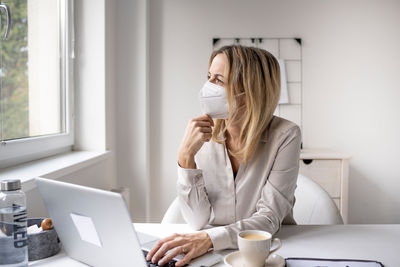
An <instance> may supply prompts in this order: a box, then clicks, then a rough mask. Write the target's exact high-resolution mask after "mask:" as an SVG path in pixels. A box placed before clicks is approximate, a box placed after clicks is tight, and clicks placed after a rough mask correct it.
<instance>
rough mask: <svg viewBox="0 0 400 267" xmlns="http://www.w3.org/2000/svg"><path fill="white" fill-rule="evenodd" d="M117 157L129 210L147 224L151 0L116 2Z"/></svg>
mask: <svg viewBox="0 0 400 267" xmlns="http://www.w3.org/2000/svg"><path fill="white" fill-rule="evenodd" d="M114 3H115V6H116V7H115V8H116V12H117V13H116V14H117V18H116V20H115V28H114V29H115V39H113V40H112V42H113V43H114V49H115V61H116V65H115V66H116V71H115V75H116V76H115V77H116V90H115V91H114V94H115V98H116V114H117V116H116V157H117V176H118V184H119V185H120V186H125V187H128V188H130V191H131V195H130V199H131V201H130V211H131V216H132V219H133V220H134V221H135V222H145V221H146V220H147V217H146V215H147V214H148V212H146V210H147V208H148V203H149V202H148V196H149V192H148V188H149V182H150V179H149V171H148V168H149V159H148V156H149V155H148V150H149V149H148V143H149V135H148V132H149V129H148V121H149V120H148V104H147V102H148V90H147V88H148V54H147V53H148V47H147V46H148V22H147V20H148V1H146V0H118V1H115V2H114Z"/></svg>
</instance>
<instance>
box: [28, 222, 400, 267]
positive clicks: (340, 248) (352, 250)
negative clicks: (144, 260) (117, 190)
mask: <svg viewBox="0 0 400 267" xmlns="http://www.w3.org/2000/svg"><path fill="white" fill-rule="evenodd" d="M134 225H135V228H136V230H137V231H138V232H143V233H148V234H151V235H155V236H159V237H164V236H167V235H170V234H172V233H184V232H192V231H191V230H190V229H189V227H188V226H187V225H182V224H145V223H135V224H134ZM276 236H277V237H279V238H280V239H281V240H282V242H283V246H282V248H281V249H280V250H278V252H277V254H279V255H281V256H282V257H284V258H288V257H310V258H311V257H312V258H339V259H363V260H376V261H380V262H382V263H383V264H384V265H385V267H397V266H400V257H399V255H398V254H399V251H400V224H395V225H393V224H385V225H381V224H380V225H324V226H319V225H292V226H286V225H285V226H283V227H282V229H281V231H280V232H279V233H278V234H277V235H276ZM229 252H231V251H223V252H222V254H228V253H229ZM29 266H41V267H42V266H60V267H63V266H68V267H69V266H86V265H85V264H82V263H80V262H78V261H75V260H73V259H71V258H69V257H68V256H67V255H66V254H65V253H64V252H60V253H59V254H57V255H55V256H53V257H50V258H47V259H44V260H40V261H34V262H29ZM215 266H225V265H224V263H222V262H221V263H219V264H217V265H215Z"/></svg>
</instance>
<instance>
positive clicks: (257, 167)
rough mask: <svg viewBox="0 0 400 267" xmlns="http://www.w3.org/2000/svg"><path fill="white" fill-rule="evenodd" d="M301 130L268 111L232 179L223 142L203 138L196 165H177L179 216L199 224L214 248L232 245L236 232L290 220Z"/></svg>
mask: <svg viewBox="0 0 400 267" xmlns="http://www.w3.org/2000/svg"><path fill="white" fill-rule="evenodd" d="M300 144H301V133H300V128H299V127H298V126H297V125H296V124H294V123H293V122H291V121H288V120H285V119H283V118H280V117H276V116H274V117H273V118H272V120H271V122H270V123H269V125H268V127H267V129H266V130H265V131H264V133H263V134H262V137H261V140H260V143H259V145H258V147H257V149H256V151H255V154H254V155H253V157H252V158H251V160H250V161H249V163H248V164H241V165H240V167H239V170H238V172H237V175H236V178H234V176H233V171H232V165H231V162H230V159H229V156H228V152H227V149H226V146H225V144H218V143H216V142H213V141H210V142H207V143H205V144H204V145H203V146H202V148H201V149H200V150H199V152H198V153H197V154H196V156H195V162H196V166H197V169H183V168H181V167H180V166H179V165H178V180H177V191H178V199H179V205H180V208H181V212H182V216H183V217H184V219H185V220H186V222H187V223H188V224H189V225H190V226H191V227H192V228H194V229H196V230H200V229H203V228H205V227H207V225H211V226H213V227H212V228H210V229H205V230H204V231H206V232H207V233H208V235H209V236H210V238H211V240H212V242H213V248H214V250H221V249H228V248H232V249H236V248H237V233H238V232H240V231H243V230H250V229H256V230H264V231H268V232H270V233H272V234H274V233H276V232H277V231H278V230H279V228H280V226H281V224H282V223H285V224H295V223H296V222H295V221H294V219H293V212H292V209H293V205H294V202H295V199H294V190H295V188H296V181H297V175H298V171H299V156H300Z"/></svg>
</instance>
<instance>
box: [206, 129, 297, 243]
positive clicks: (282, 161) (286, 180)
mask: <svg viewBox="0 0 400 267" xmlns="http://www.w3.org/2000/svg"><path fill="white" fill-rule="evenodd" d="M281 140H282V141H281V142H280V143H281V145H280V146H279V149H278V152H277V155H276V158H275V161H274V163H273V166H272V169H271V172H270V174H269V177H268V179H267V182H266V184H265V185H264V187H263V189H262V194H261V198H260V199H259V200H258V201H257V205H256V212H255V213H254V214H253V215H252V216H251V217H249V218H246V219H242V220H240V221H237V222H235V223H233V224H229V225H226V226H219V227H214V228H211V229H205V230H204V231H206V232H207V233H208V235H209V236H210V238H211V240H212V242H213V248H214V250H222V249H228V248H229V249H236V248H237V234H238V233H239V232H241V231H244V230H253V229H254V230H264V231H267V232H270V233H271V234H275V233H276V232H277V231H278V230H279V229H280V226H281V224H282V221H283V219H284V218H285V217H286V216H287V215H288V214H289V213H290V212H291V211H292V208H293V204H294V191H295V189H296V183H297V176H298V171H299V156H300V144H301V132H300V128H299V127H298V126H297V125H296V126H294V127H292V128H290V129H289V130H287V131H286V132H285V133H284V134H283V137H282V138H281Z"/></svg>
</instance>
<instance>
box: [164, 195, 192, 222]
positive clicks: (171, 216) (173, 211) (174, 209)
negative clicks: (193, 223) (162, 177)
mask: <svg viewBox="0 0 400 267" xmlns="http://www.w3.org/2000/svg"><path fill="white" fill-rule="evenodd" d="M161 223H186V222H185V219H183V217H182V214H181V209H180V208H179V200H178V198H177V197H176V198H175V199H174V201H172V203H171V205H169V207H168V209H167V211H166V212H165V214H164V217H163V219H162V221H161Z"/></svg>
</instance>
